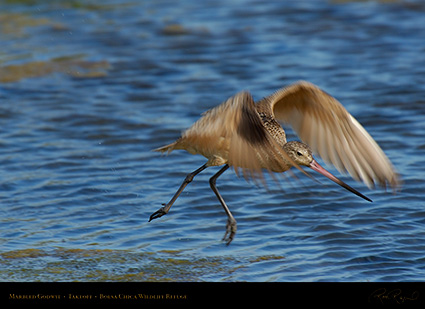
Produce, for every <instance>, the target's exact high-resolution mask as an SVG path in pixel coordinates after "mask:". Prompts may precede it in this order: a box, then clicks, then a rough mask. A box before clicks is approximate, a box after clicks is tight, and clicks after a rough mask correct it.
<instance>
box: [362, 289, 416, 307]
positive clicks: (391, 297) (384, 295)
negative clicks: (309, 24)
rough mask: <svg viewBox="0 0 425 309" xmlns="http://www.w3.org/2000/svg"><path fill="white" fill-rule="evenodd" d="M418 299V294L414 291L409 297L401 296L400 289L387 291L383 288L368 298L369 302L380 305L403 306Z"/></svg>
mask: <svg viewBox="0 0 425 309" xmlns="http://www.w3.org/2000/svg"><path fill="white" fill-rule="evenodd" d="M418 298H419V292H418V291H414V292H413V293H412V294H410V295H403V292H402V290H401V289H393V290H390V291H387V289H385V288H381V289H377V290H376V291H374V292H373V293H372V294H370V296H369V302H380V303H381V304H388V303H395V304H403V303H405V302H409V301H415V300H417V299H418Z"/></svg>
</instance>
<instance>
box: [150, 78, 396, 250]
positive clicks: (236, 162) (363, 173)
mask: <svg viewBox="0 0 425 309" xmlns="http://www.w3.org/2000/svg"><path fill="white" fill-rule="evenodd" d="M280 123H283V124H286V125H289V126H291V127H292V128H293V129H294V131H295V132H296V133H297V135H298V137H299V138H300V139H301V140H302V142H299V141H289V142H288V141H287V140H286V134H285V131H284V129H283V128H282V126H281V125H280ZM177 149H183V150H186V151H187V152H189V153H191V154H200V155H203V156H204V157H206V158H207V159H208V161H207V162H206V163H205V164H204V165H202V166H201V167H199V168H198V169H197V170H195V171H193V172H192V173H189V174H188V175H187V176H186V178H185V179H184V181H183V183H182V184H181V186H180V188H179V189H178V190H177V192H176V193H175V195H174V196H173V197H172V198H171V200H170V201H169V202H168V203H167V204H163V207H161V208H160V209H159V210H158V211H156V212H154V213H153V214H152V215H151V216H150V218H149V221H151V220H153V219H156V218H159V217H162V216H163V215H165V214H167V213H168V212H169V210H170V208H171V206H172V205H173V204H174V202H175V201H176V199H177V198H178V197H179V195H180V194H181V192H182V191H183V190H184V188H185V187H186V186H187V185H188V184H189V183H190V182H191V181H192V180H193V178H194V177H195V176H196V175H197V174H199V173H200V172H202V171H203V170H205V169H206V168H207V167H210V166H223V167H222V168H221V169H220V170H219V171H218V172H217V173H216V174H215V175H214V176H212V177H211V179H210V186H211V189H212V190H213V191H214V193H215V195H216V196H217V198H218V200H219V201H220V204H221V205H222V206H223V208H224V211H225V212H226V215H227V224H226V233H225V235H224V237H223V240H224V241H226V243H227V244H230V242H231V241H232V240H233V238H234V236H235V234H236V230H237V224H236V220H235V218H234V217H233V215H232V213H231V212H230V210H229V207H228V206H227V205H226V202H225V201H224V199H223V197H222V196H221V194H220V193H219V191H218V190H217V187H216V180H217V178H218V177H219V176H220V175H222V174H223V173H224V172H225V171H226V170H227V169H228V168H229V167H233V168H234V170H235V172H236V173H237V174H238V175H239V174H240V173H242V175H243V176H244V177H246V178H252V179H263V171H268V172H274V173H283V172H285V171H287V170H289V169H290V168H291V167H295V168H297V169H299V170H300V171H301V172H303V173H304V174H306V175H309V174H308V173H307V172H306V171H304V170H303V169H302V168H301V166H307V167H310V168H311V169H313V170H314V171H316V172H319V173H320V174H322V175H324V176H326V177H327V178H329V179H330V180H332V181H334V182H335V183H337V184H339V185H340V186H342V187H343V188H345V189H347V190H348V191H351V192H352V193H354V194H356V195H358V196H360V197H361V198H363V199H365V200H367V201H369V202H372V200H370V199H369V198H368V197H366V196H364V195H363V194H361V193H360V192H358V191H357V190H355V189H354V188H352V187H350V186H349V185H347V184H346V183H344V182H343V181H342V180H340V179H339V178H337V177H335V176H334V175H332V174H331V173H330V172H328V171H327V170H325V169H324V168H323V167H322V166H321V165H319V163H317V161H316V160H315V159H314V157H313V153H315V154H318V155H319V156H320V157H321V158H322V159H323V160H324V161H325V162H327V163H330V164H332V165H333V166H335V167H336V169H337V170H338V171H340V172H343V173H346V172H348V173H349V174H350V175H351V176H352V177H353V178H354V179H355V180H357V181H362V182H363V183H365V184H366V185H367V186H368V187H369V188H373V187H374V186H375V184H379V185H380V186H382V187H387V186H390V187H392V188H393V189H394V190H396V189H397V188H398V187H399V185H400V179H399V176H398V174H397V173H396V172H395V170H394V168H393V166H392V164H391V162H390V161H389V159H388V158H387V157H386V155H385V154H384V152H383V151H382V150H381V148H380V147H379V146H378V144H377V143H376V142H375V141H374V140H373V138H372V137H371V136H370V135H369V133H367V132H366V130H365V129H364V128H363V127H362V126H361V125H360V123H359V122H358V121H357V120H356V119H354V117H353V116H352V115H351V114H350V113H349V112H348V111H347V110H346V109H345V108H344V107H343V106H342V104H341V103H340V102H338V101H337V100H336V99H335V98H333V97H332V96H330V95H329V94H327V93H326V92H324V91H323V90H321V89H320V88H319V87H317V86H315V85H313V84H311V83H309V82H306V81H301V82H297V83H295V84H292V85H289V86H288V87H284V88H282V89H280V90H278V91H276V92H275V93H273V94H271V95H270V96H267V97H265V98H263V99H261V100H260V101H258V102H254V100H253V98H252V96H251V94H250V93H249V92H246V91H243V92H239V93H237V94H236V95H234V96H232V97H230V98H229V99H227V100H226V101H225V102H223V103H222V104H220V105H218V106H216V107H214V108H212V109H211V110H209V111H207V112H205V113H204V114H203V116H202V117H201V118H200V119H199V120H198V121H196V122H195V123H194V124H193V125H192V126H191V127H190V128H189V129H187V130H186V131H184V132H183V133H182V135H181V137H180V138H178V139H177V140H176V141H175V142H174V143H171V144H169V145H166V146H163V147H160V148H158V149H155V151H159V152H168V153H169V152H171V151H173V150H177Z"/></svg>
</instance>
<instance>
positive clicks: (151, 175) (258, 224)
mask: <svg viewBox="0 0 425 309" xmlns="http://www.w3.org/2000/svg"><path fill="white" fill-rule="evenodd" d="M49 3H50V4H46V1H37V0H31V1H3V2H1V4H0V41H1V49H0V100H1V104H0V124H1V125H0V177H1V178H0V179H1V182H0V280H2V281H5V280H7V281H45V280H47V281H74V280H77V281H104V280H110V281H120V280H135V281H166V280H171V281H421V280H423V279H424V278H425V207H424V206H425V201H424V192H425V180H424V178H425V172H424V164H425V158H424V150H425V141H424V134H425V124H424V120H425V99H424V94H425V24H424V22H423V16H424V13H425V4H424V2H423V1H421V0H411V1H401V0H400V1H342V0H340V1H315V0H314V1H313V0H310V1H257V0H252V1H251V0H235V1H228V0H226V1H221V0H219V1H217V0H207V1H195V0H193V1H178V2H176V1H166V0H160V1H126V0H121V1H120V0H109V1H79V0H75V1H55V2H49ZM300 79H305V80H309V81H311V82H313V83H315V84H317V85H319V86H320V87H321V88H323V89H324V90H326V91H327V92H329V93H331V94H332V95H334V96H335V97H336V98H338V99H339V100H340V101H341V102H342V103H343V104H344V105H345V106H346V108H347V109H348V110H349V111H350V112H351V113H352V114H353V115H354V116H355V117H356V118H357V119H358V120H359V121H360V122H361V123H362V124H363V125H364V127H365V128H366V129H367V130H368V131H369V132H370V133H371V135H372V136H373V137H374V138H375V139H376V140H377V142H378V143H379V144H380V145H381V147H382V148H383V149H384V151H385V152H386V154H387V155H388V156H389V158H390V159H391V160H392V162H393V164H394V165H395V166H396V167H397V169H398V171H399V172H400V174H401V175H402V178H403V181H404V186H403V190H402V191H401V192H400V193H399V194H397V195H393V194H392V193H391V192H385V190H382V189H376V190H372V191H369V190H368V189H367V188H366V187H365V186H364V185H363V184H361V183H356V182H354V181H353V180H351V179H350V178H348V177H347V176H342V178H343V179H344V181H346V182H348V183H349V184H350V185H352V186H353V187H355V188H357V189H358V190H359V191H361V192H363V193H365V194H366V195H367V196H369V197H370V198H371V199H372V200H373V201H374V202H373V203H368V202H365V201H363V200H362V199H360V198H358V197H356V196H355V195H353V194H351V193H350V192H348V191H345V190H342V189H340V187H338V186H337V185H335V184H333V183H331V182H330V181H327V180H326V179H324V178H321V177H320V176H318V177H317V178H318V179H319V180H321V182H322V183H321V184H318V183H316V182H314V181H312V180H310V179H306V178H305V177H303V176H302V175H301V174H299V173H298V174H297V172H296V174H297V175H299V178H300V180H299V181H293V179H292V178H288V179H289V180H291V181H285V180H284V179H283V180H282V182H281V185H280V186H279V185H277V184H275V183H273V182H270V185H269V190H268V191H267V190H266V189H265V188H262V187H257V186H255V185H254V184H251V183H247V182H245V180H243V179H239V178H237V176H236V175H235V174H234V173H233V171H231V170H230V171H228V172H227V173H225V174H224V175H223V176H222V177H221V178H220V179H219V181H218V187H219V189H220V190H221V193H222V195H223V197H224V198H225V200H226V201H227V203H228V205H229V207H230V209H231V210H232V212H233V214H234V216H235V217H236V219H237V221H238V233H237V234H236V238H235V239H234V241H233V243H232V244H231V245H230V246H228V247H227V246H226V245H225V243H223V242H222V241H221V238H222V236H223V234H224V230H225V223H226V216H225V214H224V212H223V210H222V208H221V206H220V205H219V203H218V201H217V200H216V198H215V196H214V194H213V193H212V191H211V190H210V189H209V185H208V179H209V177H211V176H212V175H213V174H214V173H215V172H216V170H217V168H211V169H207V170H206V171H205V172H203V173H202V174H200V175H199V176H198V177H197V178H195V181H194V182H193V183H191V184H190V185H189V186H188V187H187V189H186V190H185V191H184V193H183V194H182V195H181V197H180V198H179V199H178V200H177V202H176V203H175V205H174V206H173V208H172V209H171V211H170V213H169V214H168V215H167V216H164V217H162V218H160V219H157V220H154V221H152V222H149V223H148V218H149V216H150V215H151V213H153V212H154V211H156V210H157V209H158V208H159V207H160V206H161V204H162V203H166V202H168V200H169V199H170V198H171V197H172V195H173V194H174V193H175V191H176V190H177V189H178V187H179V185H180V183H181V182H182V181H183V179H184V177H185V175H186V174H187V173H189V172H191V171H193V170H195V169H196V168H198V167H199V166H201V165H202V164H203V163H204V162H205V158H203V157H200V156H192V155H189V154H187V153H186V152H183V151H176V152H174V153H172V154H171V155H169V156H161V155H160V154H158V153H155V152H152V151H151V149H153V148H156V147H159V146H162V145H163V144H166V143H169V142H172V141H174V139H176V138H177V137H178V136H179V134H180V132H181V131H182V130H184V129H185V128H187V127H189V126H190V125H191V124H192V123H193V122H194V121H196V120H197V119H198V118H199V116H200V114H201V113H202V112H204V111H205V110H206V109H209V108H211V107H213V106H215V105H217V104H219V103H221V102H222V101H224V100H225V99H227V98H228V97H229V96H231V95H233V94H234V93H236V92H238V91H240V90H243V89H246V90H249V91H251V92H252V93H253V95H254V98H256V99H260V98H262V97H263V96H266V95H268V94H269V93H271V92H272V91H274V90H276V89H278V88H280V87H281V86H283V85H287V84H289V83H292V82H295V81H297V80H300ZM319 161H320V160H319ZM331 171H332V172H335V173H337V172H336V171H335V170H334V169H331ZM337 174H338V173H337Z"/></svg>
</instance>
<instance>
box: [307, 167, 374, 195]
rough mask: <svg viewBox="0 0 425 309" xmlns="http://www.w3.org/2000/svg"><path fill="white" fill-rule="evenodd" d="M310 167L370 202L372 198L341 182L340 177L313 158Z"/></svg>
mask: <svg viewBox="0 0 425 309" xmlns="http://www.w3.org/2000/svg"><path fill="white" fill-rule="evenodd" d="M310 168H311V169H312V170H315V171H316V172H318V173H320V174H322V175H323V176H326V177H328V178H329V179H330V180H332V181H333V182H335V183H337V184H339V185H340V186H341V187H343V188H345V189H347V190H348V191H350V192H352V193H354V194H356V195H358V196H360V197H361V198H364V199H365V200H366V201H369V202H372V200H371V199H370V198H368V197H366V196H364V195H363V194H361V193H360V192H359V191H357V190H355V189H353V188H351V187H350V186H349V185H347V184H346V183H345V182H343V181H342V180H341V179H339V178H336V177H335V176H334V175H332V174H331V173H329V172H328V171H327V170H325V169H324V168H323V167H322V166H320V164H319V163H317V162H316V160H314V159H313V161H311V163H310Z"/></svg>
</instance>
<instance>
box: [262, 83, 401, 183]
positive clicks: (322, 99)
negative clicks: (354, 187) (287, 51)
mask: <svg viewBox="0 0 425 309" xmlns="http://www.w3.org/2000/svg"><path fill="white" fill-rule="evenodd" d="M258 104H259V106H260V108H261V109H267V108H268V109H269V110H270V111H271V112H272V113H273V115H274V116H275V118H276V119H277V120H278V121H281V122H283V123H286V124H289V125H290V126H292V127H293V129H294V130H295V132H296V133H297V134H298V136H299V137H300V139H301V140H302V141H303V142H305V143H306V144H308V145H309V146H310V147H311V148H312V150H313V151H314V152H315V153H318V154H319V155H320V156H321V157H322V158H323V159H324V160H325V161H326V162H327V163H330V164H333V165H334V166H335V167H336V168H337V169H338V170H339V171H340V172H348V173H349V174H350V175H351V176H352V177H353V178H354V179H356V180H360V181H363V182H364V183H365V184H366V185H367V186H369V187H373V186H374V185H375V183H377V184H379V185H381V186H384V187H385V186H386V185H387V184H389V185H390V186H391V187H393V188H394V189H396V188H397V187H398V186H399V185H400V180H399V176H398V174H397V173H396V172H395V170H394V168H393V166H392V164H391V162H390V161H389V159H388V158H387V157H386V155H385V154H384V152H383V151H382V149H381V148H380V147H379V146H378V144H377V143H376V142H375V141H374V139H373V138H372V137H371V136H370V135H369V133H368V132H367V131H366V130H365V129H364V128H363V127H362V126H361V124H360V123H359V122H358V121H357V120H356V119H355V118H354V117H353V116H352V115H351V114H350V113H348V111H347V110H346V109H345V108H344V107H343V106H342V105H341V103H340V102H338V101H337V100H336V99H335V98H333V97H332V96H330V95H329V94H327V93H326V92H324V91H323V90H321V89H320V88H318V87H317V86H315V85H313V84H311V83H308V82H299V83H296V84H293V85H290V86H289V87H286V88H282V89H280V90H278V91H277V92H276V93H274V94H272V95H270V96H268V97H266V98H264V99H263V100H261V101H260V102H259V103H258Z"/></svg>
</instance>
